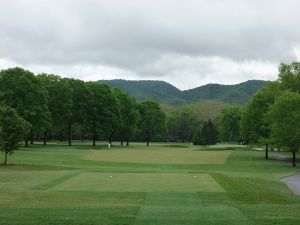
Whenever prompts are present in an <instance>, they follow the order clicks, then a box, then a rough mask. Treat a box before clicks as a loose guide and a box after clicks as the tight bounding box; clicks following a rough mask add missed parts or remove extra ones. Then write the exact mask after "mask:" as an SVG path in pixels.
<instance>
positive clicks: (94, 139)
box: [93, 134, 96, 146]
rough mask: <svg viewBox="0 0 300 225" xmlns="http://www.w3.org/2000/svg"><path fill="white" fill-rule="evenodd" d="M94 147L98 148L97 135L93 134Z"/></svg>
mask: <svg viewBox="0 0 300 225" xmlns="http://www.w3.org/2000/svg"><path fill="white" fill-rule="evenodd" d="M93 146H96V134H93Z"/></svg>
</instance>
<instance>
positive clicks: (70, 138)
mask: <svg viewBox="0 0 300 225" xmlns="http://www.w3.org/2000/svg"><path fill="white" fill-rule="evenodd" d="M68 141H69V146H71V145H72V123H71V122H69V123H68Z"/></svg>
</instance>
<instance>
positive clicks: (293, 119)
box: [268, 92, 300, 166]
mask: <svg viewBox="0 0 300 225" xmlns="http://www.w3.org/2000/svg"><path fill="white" fill-rule="evenodd" d="M268 116H269V120H270V121H271V134H272V138H273V139H274V141H275V142H276V143H277V144H278V145H279V146H284V147H287V148H288V149H289V150H290V151H291V152H292V153H293V166H296V151H298V150H299V148H300V94H298V93H294V92H284V93H283V94H282V95H281V96H279V97H278V98H277V99H276V100H275V103H274V104H273V105H272V106H271V107H270V111H269V113H268Z"/></svg>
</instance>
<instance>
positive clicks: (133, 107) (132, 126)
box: [113, 88, 139, 145]
mask: <svg viewBox="0 0 300 225" xmlns="http://www.w3.org/2000/svg"><path fill="white" fill-rule="evenodd" d="M113 94H114V96H115V97H116V100H117V102H118V107H119V110H120V116H121V118H120V123H119V129H118V136H119V138H120V140H121V145H123V141H126V142H127V145H129V139H130V138H132V137H133V136H134V135H135V134H136V133H137V131H138V128H137V125H138V124H137V123H138V118H139V114H138V111H137V103H136V101H135V99H134V98H132V97H129V96H128V95H127V94H126V93H124V92H123V91H121V90H120V89H116V88H115V89H113Z"/></svg>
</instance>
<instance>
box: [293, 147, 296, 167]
mask: <svg viewBox="0 0 300 225" xmlns="http://www.w3.org/2000/svg"><path fill="white" fill-rule="evenodd" d="M293 166H294V167H295V166H296V151H295V150H294V151H293Z"/></svg>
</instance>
